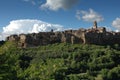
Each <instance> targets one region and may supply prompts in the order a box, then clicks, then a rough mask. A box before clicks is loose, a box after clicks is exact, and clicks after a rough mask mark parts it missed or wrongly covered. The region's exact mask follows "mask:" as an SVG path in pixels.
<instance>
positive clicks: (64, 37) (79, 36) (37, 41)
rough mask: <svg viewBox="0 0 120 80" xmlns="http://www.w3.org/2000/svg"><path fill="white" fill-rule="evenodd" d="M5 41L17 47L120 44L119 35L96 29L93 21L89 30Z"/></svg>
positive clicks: (42, 34) (33, 35)
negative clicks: (13, 42) (57, 44)
mask: <svg viewBox="0 0 120 80" xmlns="http://www.w3.org/2000/svg"><path fill="white" fill-rule="evenodd" d="M6 41H16V42H17V43H18V46H19V47H23V48H25V47H35V46H40V45H47V44H54V43H72V44H97V45H106V44H107V45H111V44H120V33H119V32H112V31H106V28H105V27H98V26H97V22H96V21H94V23H93V27H92V28H90V29H83V28H82V29H78V30H65V31H61V32H54V31H53V30H51V31H50V32H39V33H31V34H20V35H11V36H8V37H7V38H6Z"/></svg>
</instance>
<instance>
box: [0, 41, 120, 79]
mask: <svg viewBox="0 0 120 80" xmlns="http://www.w3.org/2000/svg"><path fill="white" fill-rule="evenodd" d="M119 49H120V47H119V45H117V44H116V45H114V46H112V47H111V46H109V45H108V46H99V45H87V44H67V43H56V44H49V45H46V46H38V47H33V48H17V47H16V44H15V43H12V42H6V43H5V44H4V45H2V46H1V47H0V80H120V50H119Z"/></svg>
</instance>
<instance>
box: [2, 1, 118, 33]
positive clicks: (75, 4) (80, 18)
mask: <svg viewBox="0 0 120 80" xmlns="http://www.w3.org/2000/svg"><path fill="white" fill-rule="evenodd" d="M119 7H120V0H0V32H1V33H3V32H5V30H6V28H7V27H8V26H9V25H10V22H12V21H16V20H17V23H19V20H23V22H22V23H21V25H22V24H23V25H24V26H25V24H24V21H26V19H27V20H28V19H29V20H38V21H39V20H40V21H43V22H46V23H49V24H58V25H60V26H62V27H64V28H65V29H67V28H73V29H78V28H89V27H91V26H92V22H93V21H94V20H97V21H98V22H99V23H98V25H99V26H106V27H107V28H110V29H112V30H116V29H117V30H120V10H119ZM28 22H30V21H28ZM113 22H114V23H113ZM12 24H14V23H12ZM24 26H23V27H22V28H24ZM15 27H18V26H15V25H14V28H15ZM28 27H29V26H28ZM3 28H4V29H3ZM9 28H11V29H12V28H13V27H11V26H10V27H9ZM19 29H20V28H19ZM13 30H14V29H13ZM13 30H11V31H13ZM6 32H7V30H6ZM8 32H9V31H8ZM14 32H15V31H14Z"/></svg>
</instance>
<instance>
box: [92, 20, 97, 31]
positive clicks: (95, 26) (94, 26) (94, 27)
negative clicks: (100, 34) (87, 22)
mask: <svg viewBox="0 0 120 80" xmlns="http://www.w3.org/2000/svg"><path fill="white" fill-rule="evenodd" d="M93 29H97V21H94V23H93Z"/></svg>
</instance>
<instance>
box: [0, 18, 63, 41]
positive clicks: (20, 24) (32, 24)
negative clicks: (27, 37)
mask: <svg viewBox="0 0 120 80" xmlns="http://www.w3.org/2000/svg"><path fill="white" fill-rule="evenodd" d="M51 29H53V30H54V31H62V30H64V29H63V26H61V25H59V24H51V23H47V22H43V21H40V20H31V19H22V20H13V21H11V22H10V24H9V25H7V26H5V27H3V32H2V33H1V34H0V38H2V39H4V38H5V37H6V36H9V35H11V34H20V33H38V32H47V31H51ZM0 40H1V39H0Z"/></svg>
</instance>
